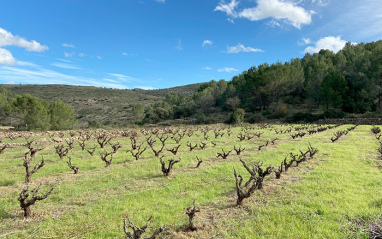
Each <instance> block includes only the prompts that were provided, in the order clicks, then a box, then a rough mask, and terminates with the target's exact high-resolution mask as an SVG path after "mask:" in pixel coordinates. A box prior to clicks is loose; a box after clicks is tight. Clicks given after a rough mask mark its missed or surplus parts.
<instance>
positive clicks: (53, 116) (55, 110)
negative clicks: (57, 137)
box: [49, 100, 77, 130]
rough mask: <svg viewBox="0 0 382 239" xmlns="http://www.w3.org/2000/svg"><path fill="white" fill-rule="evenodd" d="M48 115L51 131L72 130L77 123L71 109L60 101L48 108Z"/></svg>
mask: <svg viewBox="0 0 382 239" xmlns="http://www.w3.org/2000/svg"><path fill="white" fill-rule="evenodd" d="M49 113H50V124H51V129H53V130H65V129H72V128H73V125H75V124H76V123H77V120H76V119H75V117H74V113H73V110H72V108H70V106H68V105H65V104H64V102H62V101H61V100H57V101H55V102H54V103H53V104H51V105H50V106H49Z"/></svg>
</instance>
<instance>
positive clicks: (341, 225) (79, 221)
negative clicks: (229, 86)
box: [0, 125, 382, 238]
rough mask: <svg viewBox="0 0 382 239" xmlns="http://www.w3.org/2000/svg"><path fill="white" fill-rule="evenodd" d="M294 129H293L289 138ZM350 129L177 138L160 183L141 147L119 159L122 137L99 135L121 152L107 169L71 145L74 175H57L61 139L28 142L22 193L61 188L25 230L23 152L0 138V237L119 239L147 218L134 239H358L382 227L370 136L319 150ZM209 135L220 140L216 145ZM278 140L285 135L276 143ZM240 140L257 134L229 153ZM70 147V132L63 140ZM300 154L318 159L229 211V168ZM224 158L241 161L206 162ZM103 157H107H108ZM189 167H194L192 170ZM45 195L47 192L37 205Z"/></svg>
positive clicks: (269, 129) (170, 143)
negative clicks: (31, 153) (139, 238)
mask: <svg viewBox="0 0 382 239" xmlns="http://www.w3.org/2000/svg"><path fill="white" fill-rule="evenodd" d="M206 127H209V129H210V131H208V133H207V135H208V139H207V140H206V139H205V138H204V134H203V132H202V131H203V130H205V129H206ZM296 127H297V128H296ZM298 127H303V129H302V130H300V131H296V129H298ZM349 127H351V125H342V126H339V127H336V128H332V129H328V130H325V131H323V132H319V133H315V134H312V135H309V134H308V133H307V129H308V128H309V129H312V128H317V126H315V125H310V126H306V125H305V126H301V125H268V126H266V127H264V126H262V125H251V126H246V129H245V128H243V127H232V128H228V126H224V125H213V126H212V125H210V126H199V127H196V126H195V127H187V128H179V129H180V132H186V134H185V136H184V137H183V139H182V140H181V141H180V142H179V143H180V144H181V146H180V149H179V152H178V154H177V155H176V156H173V155H172V153H171V152H168V151H166V150H164V152H163V154H161V155H164V158H163V160H164V161H165V162H167V160H168V159H171V158H174V159H178V158H181V161H180V162H179V163H177V164H175V165H174V169H173V172H172V174H171V175H170V176H168V177H166V176H164V175H163V174H162V172H161V164H160V160H159V157H155V156H154V153H153V151H152V150H151V149H150V147H147V150H146V151H145V152H144V153H143V154H142V155H141V157H140V158H139V160H135V158H134V157H132V155H131V153H130V152H127V153H126V151H127V150H130V149H131V148H132V146H131V141H130V138H129V137H122V136H121V131H110V132H107V133H108V134H110V135H114V138H113V139H112V140H111V141H110V142H112V143H117V142H119V143H120V144H121V145H122V148H121V149H119V150H118V152H117V153H115V154H114V156H113V161H112V163H111V165H110V167H109V168H106V167H105V163H104V162H103V161H102V160H101V158H100V155H99V153H102V152H104V150H103V149H100V148H99V147H98V149H97V150H96V153H95V154H94V156H90V155H89V153H88V152H87V151H82V150H81V147H80V146H79V144H78V141H75V143H74V148H73V149H72V150H70V151H69V154H68V156H69V157H71V159H72V164H73V165H76V166H78V167H79V173H78V174H73V171H72V170H71V169H70V168H69V167H68V165H67V163H66V161H67V157H65V158H64V159H63V160H60V158H59V156H58V155H57V154H56V153H55V149H54V146H55V145H58V144H64V145H66V144H65V141H63V142H62V143H57V142H54V141H53V139H54V140H56V141H58V140H60V139H61V140H63V139H65V138H68V139H69V138H70V137H71V136H70V135H69V134H65V135H64V137H63V138H60V137H59V134H58V132H46V133H43V134H36V135H33V136H32V137H30V138H29V140H32V139H33V140H34V141H37V144H36V145H34V146H33V147H34V148H36V147H38V148H41V147H45V149H44V150H42V151H39V152H38V153H37V156H36V157H35V159H34V160H33V165H34V164H35V163H37V162H38V161H39V160H41V156H44V159H45V166H44V167H42V168H41V169H40V170H39V171H38V172H37V173H35V174H34V175H33V176H32V183H31V187H35V186H37V185H38V184H39V183H40V182H48V183H49V184H50V185H53V184H54V183H55V182H56V181H57V180H60V182H61V184H60V185H59V186H58V187H57V188H56V189H55V190H54V191H53V192H52V194H51V195H50V196H49V197H48V198H47V199H46V200H43V201H38V202H36V204H35V205H32V207H31V208H32V213H33V214H34V215H33V217H32V218H29V219H24V218H23V211H22V210H21V209H20V206H19V202H18V200H17V198H18V196H19V194H20V192H21V190H22V189H23V188H24V187H25V183H24V178H25V168H24V167H23V157H24V153H27V152H28V148H27V147H26V146H24V145H23V144H25V143H26V140H25V138H24V137H19V138H16V139H13V140H11V139H9V138H7V137H6V136H7V135H6V134H3V136H2V145H4V144H7V143H9V144H10V145H11V147H9V148H6V149H5V150H4V153H3V154H0V237H2V238H124V237H125V234H124V232H123V220H124V219H125V218H126V216H127V215H129V217H130V219H131V221H132V222H134V223H135V224H136V225H138V226H143V225H144V224H145V222H146V220H147V219H148V218H149V217H150V216H151V215H152V220H151V222H150V224H149V227H148V229H147V233H146V234H144V237H149V236H151V234H152V233H153V232H154V230H155V229H157V228H159V226H161V225H162V226H164V227H165V230H164V232H163V233H161V234H160V235H159V238H368V236H369V232H368V228H369V227H371V226H373V225H381V221H382V220H381V215H382V192H381V185H382V172H381V167H382V166H381V165H382V164H381V160H380V154H379V153H378V151H377V149H378V147H379V142H378V140H377V139H376V138H375V136H374V134H373V133H372V132H371V131H370V129H371V126H366V125H361V126H358V127H356V128H355V129H354V130H352V131H349V132H348V133H347V134H346V135H343V136H342V137H340V138H339V139H338V140H337V141H335V142H334V143H333V142H332V141H331V140H330V138H331V137H333V133H335V132H337V131H340V130H346V129H348V128H349ZM169 129H170V128H167V129H164V128H163V129H160V131H159V133H158V135H157V136H155V135H153V136H152V138H154V139H156V141H157V142H155V143H154V148H155V149H159V148H160V147H161V142H160V141H159V139H158V137H159V136H161V135H167V136H173V135H172V134H170V133H167V134H166V133H164V132H165V130H167V132H168V130H169ZM172 129H175V128H172ZM214 129H215V130H216V132H220V133H223V132H224V135H223V136H218V137H217V138H215V135H214ZM287 129H290V130H291V132H287V133H282V134H276V132H275V130H284V131H285V130H287ZM244 131H245V132H246V133H248V134H250V135H253V134H254V133H257V132H263V134H262V135H261V137H254V138H252V139H250V140H248V139H246V140H243V141H240V140H239V138H238V137H237V136H238V135H239V134H240V133H243V132H244ZM125 132H128V130H126V131H125ZM137 132H138V136H137V141H138V143H144V144H143V146H142V147H146V146H147V143H146V139H147V138H148V137H149V136H150V135H152V134H153V132H152V130H151V129H150V130H147V129H146V130H139V129H138V130H137ZM191 132H192V133H193V134H192V135H191ZM228 132H231V135H230V136H229V135H228ZM297 132H305V133H307V134H306V135H305V136H304V137H299V138H296V139H292V137H291V134H295V133H297ZM67 133H68V132H67ZM88 133H92V134H93V136H95V135H96V132H88ZM98 133H100V131H99V132H98ZM162 133H163V134H162ZM187 133H189V134H190V135H188V134H187ZM83 134H85V133H83ZM78 137H79V131H77V133H76V135H75V137H73V139H74V138H78ZM275 138H278V139H277V140H276V141H275V143H274V145H273V144H269V145H268V146H266V147H263V148H262V149H261V150H260V151H259V150H258V147H259V145H262V144H265V142H266V141H267V140H272V139H275ZM201 142H204V143H206V144H207V146H206V148H205V149H201V148H200V147H197V148H195V149H194V150H193V151H191V152H190V149H189V147H188V146H187V143H191V144H192V145H194V144H195V143H197V144H200V143H201ZM212 142H213V143H215V144H216V146H214V145H213V144H212ZM309 143H310V144H311V145H312V146H313V147H315V148H317V149H318V150H319V151H318V153H317V154H316V155H315V156H314V158H311V159H308V160H307V161H306V162H302V163H301V164H300V165H299V166H298V167H292V168H290V169H289V170H288V172H286V173H283V174H282V175H281V179H276V178H275V174H274V173H272V174H271V175H270V176H269V177H266V178H265V180H264V187H263V189H261V190H257V191H255V193H254V194H253V195H252V196H251V197H249V198H247V199H245V200H244V203H243V205H242V206H241V207H237V206H236V199H237V196H236V189H235V178H234V175H233V167H235V168H236V170H237V171H238V173H240V174H241V175H242V176H243V177H244V180H245V181H246V180H247V179H248V178H249V174H248V173H247V172H246V170H245V169H244V167H243V165H242V164H241V162H240V161H239V158H241V159H243V160H244V161H245V162H246V163H247V164H252V163H255V162H263V168H265V167H267V166H269V165H272V166H274V167H277V166H279V165H280V163H281V162H282V161H283V160H284V158H285V157H286V156H288V155H289V153H294V154H298V153H300V152H299V150H301V151H306V150H307V149H308V145H309ZM86 144H87V146H86V148H93V147H94V146H96V145H98V144H97V141H96V140H95V139H90V140H88V141H86ZM177 145H178V144H177V143H176V142H175V141H174V140H173V139H171V138H170V137H169V138H168V139H167V141H166V147H167V148H172V147H175V146H177ZM234 146H236V148H238V147H239V146H241V147H242V148H245V151H244V152H242V153H241V155H240V156H238V155H236V152H235V151H232V152H231V153H230V155H229V156H228V157H227V159H222V158H217V157H216V156H217V153H220V152H222V149H224V150H225V152H227V151H230V150H233V148H234ZM105 149H106V150H107V151H108V152H110V151H111V147H110V146H109V145H107V146H106V147H105ZM196 156H198V157H199V158H201V159H202V160H203V163H202V164H201V165H200V167H198V168H195V166H196V164H197V160H196ZM48 189H49V186H48V185H46V186H44V187H43V188H42V189H41V192H40V193H44V192H46V191H47V190H48ZM194 199H196V205H197V207H198V208H199V209H200V212H199V213H197V214H196V216H195V219H194V222H195V225H196V226H197V227H198V230H197V231H194V232H189V231H187V230H185V228H186V227H187V226H188V217H187V215H186V214H185V212H186V208H187V207H189V206H190V205H191V204H192V202H193V200H194Z"/></svg>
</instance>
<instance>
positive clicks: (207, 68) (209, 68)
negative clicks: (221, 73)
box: [203, 66, 212, 70]
mask: <svg viewBox="0 0 382 239" xmlns="http://www.w3.org/2000/svg"><path fill="white" fill-rule="evenodd" d="M211 69H212V68H211V67H208V66H206V67H204V68H203V70H211Z"/></svg>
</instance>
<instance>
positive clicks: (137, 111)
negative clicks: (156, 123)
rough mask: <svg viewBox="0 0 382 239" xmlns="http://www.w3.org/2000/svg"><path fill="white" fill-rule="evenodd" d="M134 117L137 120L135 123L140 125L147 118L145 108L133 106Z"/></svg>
mask: <svg viewBox="0 0 382 239" xmlns="http://www.w3.org/2000/svg"><path fill="white" fill-rule="evenodd" d="M132 111H133V115H134V119H135V120H136V121H135V123H138V122H140V121H142V120H143V118H144V117H145V107H144V106H143V105H142V104H139V103H138V104H136V105H134V106H133V110H132Z"/></svg>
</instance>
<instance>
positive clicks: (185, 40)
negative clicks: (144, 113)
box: [0, 0, 382, 89]
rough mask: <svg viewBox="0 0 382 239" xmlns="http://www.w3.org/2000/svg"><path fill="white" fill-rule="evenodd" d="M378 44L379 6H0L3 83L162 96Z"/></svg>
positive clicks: (65, 2) (308, 1)
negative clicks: (350, 46) (324, 52)
mask: <svg viewBox="0 0 382 239" xmlns="http://www.w3.org/2000/svg"><path fill="white" fill-rule="evenodd" d="M381 39H382V2H381V0H362V1H360V0H225V1H223V0H108V1H104V0H54V1H52V0H33V1H31V0H11V1H1V2H0V83H1V84H66V85H91V86H97V87H106V88H118V89H133V88H141V89H161V88H169V87H175V86H181V85H186V84H193V83H200V82H208V81H211V80H220V79H225V80H227V81H228V80H231V79H232V77H233V76H235V75H238V74H240V73H241V72H243V71H245V70H248V69H249V68H250V67H253V66H258V65H260V64H262V63H268V64H272V63H276V62H278V61H280V62H283V63H284V62H287V61H289V60H290V59H292V58H297V57H300V58H302V57H304V55H305V54H306V53H315V52H318V51H319V50H320V49H329V50H332V51H333V52H338V51H339V50H340V49H342V48H343V46H344V45H345V43H346V42H352V43H355V44H356V43H361V42H365V43H366V42H372V41H378V40H381Z"/></svg>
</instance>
